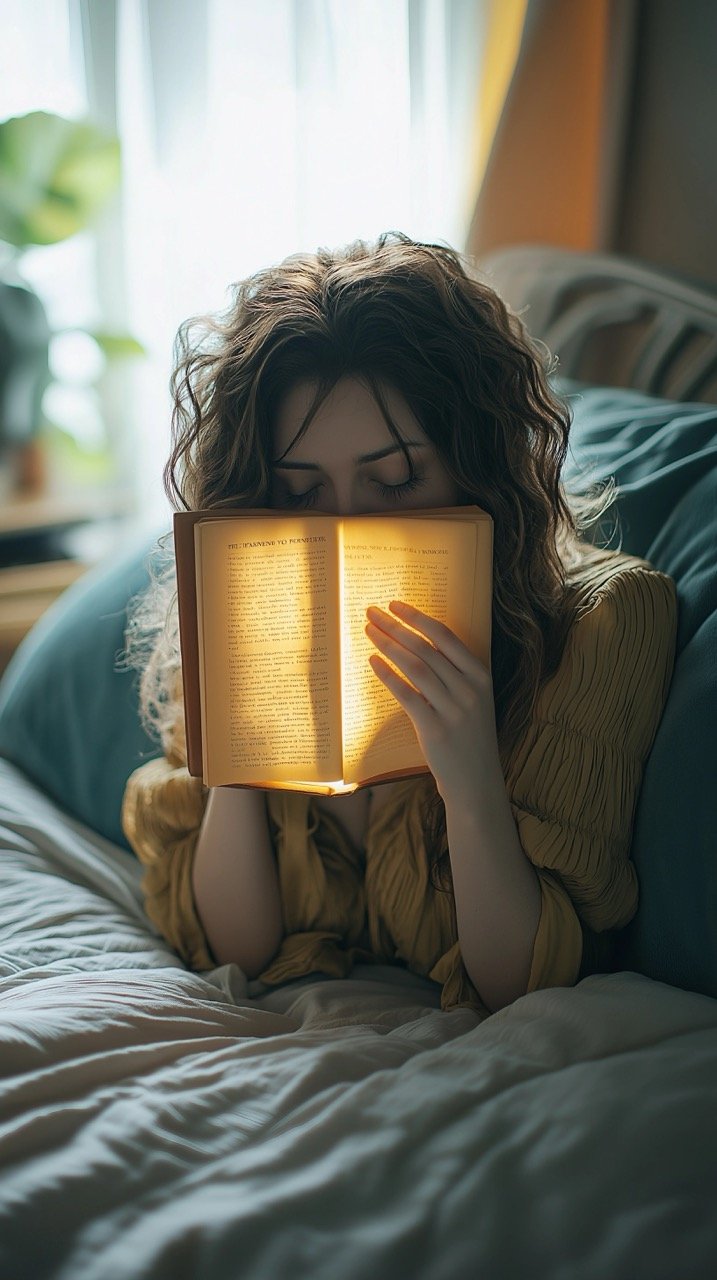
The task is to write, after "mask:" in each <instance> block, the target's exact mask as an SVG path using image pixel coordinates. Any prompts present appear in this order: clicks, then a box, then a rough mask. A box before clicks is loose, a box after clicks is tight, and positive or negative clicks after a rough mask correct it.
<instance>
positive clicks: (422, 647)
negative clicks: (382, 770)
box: [366, 600, 503, 808]
mask: <svg viewBox="0 0 717 1280" xmlns="http://www.w3.org/2000/svg"><path fill="white" fill-rule="evenodd" d="M389 609H390V610H391V612H390V613H386V612H385V611H384V610H383V609H377V608H375V607H374V606H371V608H369V609H367V610H366V615H367V617H368V618H369V624H368V626H367V627H366V634H367V635H368V637H369V638H370V639H371V640H372V641H373V642H374V644H375V645H376V647H377V649H379V650H380V651H381V653H382V654H385V655H386V657H387V658H389V659H390V660H391V662H392V663H394V665H395V666H396V667H397V668H398V670H399V671H400V672H402V674H403V675H404V676H405V677H406V679H405V680H404V679H402V678H401V676H399V675H397V674H396V672H395V671H394V670H393V669H392V667H390V666H389V665H388V663H387V662H385V661H384V659H383V658H382V657H380V656H379V655H378V654H371V656H370V657H369V662H370V663H371V667H372V669H373V670H374V671H375V673H376V675H377V676H378V678H379V679H380V680H381V681H382V682H383V684H385V686H386V688H387V689H389V690H390V691H391V693H392V694H393V695H394V697H395V698H396V700H397V702H399V703H400V705H401V706H402V707H403V709H404V711H405V712H406V714H407V715H408V716H409V717H410V719H411V721H412V722H413V726H414V729H415V731H416V736H417V738H418V741H419V744H420V746H421V750H422V751H423V754H424V756H425V758H426V763H427V765H428V767H429V769H430V770H431V773H432V774H433V776H434V778H435V780H436V786H437V787H438V790H439V792H440V794H441V796H442V797H443V800H444V802H445V803H446V805H448V803H449V801H450V802H451V803H452V804H454V805H460V806H466V807H468V808H470V807H471V805H474V804H475V795H476V789H477V788H479V787H480V786H481V784H482V783H483V782H485V781H488V782H491V783H492V782H495V781H497V780H498V779H500V780H501V781H502V778H503V774H502V769H501V764H500V756H499V752H498V740H497V735H496V727H495V705H494V702H493V683H492V680H491V677H490V672H489V671H488V670H487V668H486V667H485V666H484V665H483V663H482V662H480V661H479V659H478V658H476V657H474V656H473V654H472V653H470V651H469V650H468V649H467V648H466V646H465V645H464V644H463V642H462V641H461V640H459V639H458V637H457V636H456V635H455V634H454V633H453V632H452V631H451V630H450V629H449V628H448V627H446V626H444V624H443V623H442V622H437V621H436V619H435V618H430V617H429V616H428V615H427V614H425V613H421V611H420V610H419V609H414V608H413V607H412V606H411V605H408V604H402V603H401V602H400V601H398V600H392V601H391V603H390V604H389ZM404 622H405V623H406V624H408V625H404ZM416 632H419V633H420V634H418V635H417V634H416ZM409 682H410V683H409ZM496 771H497V772H496Z"/></svg>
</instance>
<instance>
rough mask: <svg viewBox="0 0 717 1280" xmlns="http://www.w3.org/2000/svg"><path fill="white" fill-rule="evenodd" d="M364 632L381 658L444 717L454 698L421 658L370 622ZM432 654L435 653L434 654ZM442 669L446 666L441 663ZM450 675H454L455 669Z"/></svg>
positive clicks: (454, 700)
mask: <svg viewBox="0 0 717 1280" xmlns="http://www.w3.org/2000/svg"><path fill="white" fill-rule="evenodd" d="M365 630H366V635H367V636H368V638H369V640H372V641H373V643H374V644H375V645H376V647H377V648H378V649H380V651H381V653H382V654H385V655H386V657H387V658H390V660H391V662H392V663H393V664H394V666H396V667H398V669H399V671H400V672H401V674H402V675H403V676H405V678H406V679H407V680H410V682H411V684H412V685H413V686H414V687H415V688H416V689H417V690H418V692H419V693H420V694H421V695H422V697H423V698H424V699H425V701H426V702H427V703H428V704H429V705H430V706H431V707H433V708H434V709H435V710H436V711H438V712H439V713H444V714H445V713H446V712H447V711H449V710H450V707H451V705H455V702H456V698H455V697H453V696H452V695H451V692H450V690H449V689H448V688H447V686H446V685H445V684H444V682H443V680H442V679H441V677H440V675H439V674H437V672H436V671H435V670H433V669H432V667H431V666H429V665H428V664H427V663H426V662H424V661H423V659H422V658H421V657H419V656H417V654H416V653H412V652H409V650H408V649H407V648H406V647H405V646H404V645H403V644H402V643H401V642H400V641H398V640H394V639H393V638H392V637H391V636H389V635H387V634H386V633H385V632H383V631H381V630H380V629H379V628H378V627H375V626H374V625H373V623H371V622H369V623H368V624H367V626H366V628H365ZM424 643H425V642H424ZM432 652H433V653H435V650H432ZM444 665H449V664H447V663H445V660H444ZM454 674H455V675H456V676H457V675H458V673H457V672H455V669H454Z"/></svg>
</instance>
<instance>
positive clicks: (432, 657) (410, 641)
mask: <svg viewBox="0 0 717 1280" xmlns="http://www.w3.org/2000/svg"><path fill="white" fill-rule="evenodd" d="M366 613H367V615H368V616H369V617H370V618H371V619H372V621H374V622H375V623H376V625H377V626H378V627H379V628H380V629H381V630H382V631H383V632H385V633H386V634H387V635H390V636H392V637H393V638H394V639H397V640H399V641H400V643H401V644H403V645H405V647H406V648H407V649H408V650H410V652H411V653H415V654H416V655H417V656H418V657H420V658H422V660H423V661H424V662H425V663H426V665H427V666H428V667H430V668H431V670H432V671H435V673H436V675H437V676H438V677H439V679H440V680H441V681H442V682H443V685H444V686H445V688H446V689H447V690H449V692H450V693H451V694H452V696H453V697H454V698H460V697H462V696H463V694H464V693H465V685H466V680H469V681H470V679H471V676H473V678H475V674H476V673H475V671H473V670H471V671H465V670H461V669H460V668H459V667H458V666H457V665H456V664H455V663H454V662H453V661H452V660H451V658H449V657H448V656H447V655H446V654H445V653H444V652H443V651H442V650H441V649H440V648H438V647H437V646H436V645H435V644H433V643H432V642H431V641H430V640H427V639H426V638H425V637H424V636H422V635H419V634H418V633H417V632H416V631H413V630H411V628H410V627H409V626H407V625H405V624H404V623H403V622H400V621H399V620H398V618H393V617H392V616H391V614H390V613H385V612H384V610H383V609H376V608H375V607H374V606H372V607H371V608H369V609H367V610H366ZM449 635H453V633H452V632H449ZM372 638H373V637H372ZM453 638H454V640H456V643H457V644H458V645H461V641H460V640H458V639H457V637H455V636H454V637H453ZM462 647H463V646H462ZM466 657H467V659H470V658H471V657H472V655H471V654H470V653H468V650H466Z"/></svg>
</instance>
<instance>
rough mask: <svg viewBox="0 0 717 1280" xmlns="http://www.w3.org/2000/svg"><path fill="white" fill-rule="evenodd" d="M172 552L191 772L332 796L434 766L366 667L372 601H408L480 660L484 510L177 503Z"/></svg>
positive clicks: (485, 636) (215, 780)
mask: <svg viewBox="0 0 717 1280" xmlns="http://www.w3.org/2000/svg"><path fill="white" fill-rule="evenodd" d="M174 547H175V558H176V565H177V590H178V604H179V627H180V646H181V658H182V677H183V687H184V711H185V724H186V732H187V757H188V760H187V763H188V768H189V772H190V773H191V774H192V775H193V776H195V777H201V778H203V780H204V783H205V785H206V786H208V787H216V786H223V785H226V784H229V783H233V784H235V785H242V786H249V787H261V788H263V789H269V788H273V787H279V788H286V789H290V790H298V791H312V792H317V793H320V794H325V795H336V794H344V793H348V792H351V791H355V790H356V789H357V787H361V786H367V785H369V784H372V783H376V782H384V781H389V780H394V779H396V778H403V777H410V776H411V775H413V774H421V773H427V772H428V766H427V765H426V762H425V759H424V756H423V753H422V751H421V749H420V746H419V744H418V740H417V738H416V734H415V731H414V728H413V724H412V723H411V720H410V718H409V716H408V715H407V714H406V712H405V711H404V710H403V708H402V707H401V706H400V705H399V703H398V702H397V701H396V699H395V697H394V696H393V694H392V693H390V692H389V690H388V689H387V688H386V686H385V685H384V684H383V683H382V681H381V680H379V678H378V676H377V675H376V674H375V672H374V671H373V670H372V667H371V664H370V663H369V662H368V655H369V654H370V653H377V652H378V650H377V649H376V647H375V645H374V644H373V643H372V642H371V641H370V640H369V638H368V636H367V635H366V634H365V631H364V627H365V625H366V622H367V618H366V609H367V607H368V606H369V605H378V607H379V608H382V609H385V610H388V605H389V602H390V601H391V600H403V601H405V602H406V603H407V604H412V605H413V606H414V607H415V608H417V609H420V610H421V611H422V612H423V613H426V614H429V615H430V616H431V617H433V618H437V619H438V620H439V621H441V622H444V623H445V624H446V625H447V626H448V627H450V629H451V630H452V631H454V632H455V634H456V635H457V636H458V637H459V638H460V639H461V640H462V641H463V643H464V644H465V645H466V647H467V648H468V649H470V651H471V652H472V653H474V654H475V655H476V657H478V658H480V660H481V661H482V662H483V663H484V664H485V665H486V667H490V639H491V604H492V560H493V522H492V520H491V518H490V516H489V515H488V514H487V513H486V512H484V511H481V510H480V508H479V507H451V508H447V509H442V510H437V511H410V512H406V514H405V515H404V514H401V515H385V514H380V515H361V516H348V517H339V516H331V515H326V514H315V515H309V514H307V515H292V514H287V513H286V512H283V511H263V510H260V511H246V510H244V511H241V510H233V511H229V510H221V509H219V510H216V509H213V510H208V511H186V512H178V513H176V514H175V516H174Z"/></svg>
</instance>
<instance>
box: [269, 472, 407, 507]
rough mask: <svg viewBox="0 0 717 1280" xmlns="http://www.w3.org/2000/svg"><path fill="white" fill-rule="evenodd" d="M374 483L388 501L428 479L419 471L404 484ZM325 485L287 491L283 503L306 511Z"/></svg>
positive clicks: (395, 499)
mask: <svg viewBox="0 0 717 1280" xmlns="http://www.w3.org/2000/svg"><path fill="white" fill-rule="evenodd" d="M374 483H375V485H376V488H377V489H378V492H379V493H380V495H381V497H382V498H385V499H386V500H387V501H388V502H400V501H401V498H403V497H405V496H406V495H407V494H409V493H413V492H414V491H415V490H416V489H420V488H421V486H422V485H424V484H425V483H426V480H425V476H424V475H422V474H421V473H420V472H418V471H417V472H415V474H414V475H412V476H411V477H409V479H408V480H404V481H403V483H402V484H382V483H381V481H380V480H376V481H374ZM323 487H324V486H323V485H322V484H315V485H313V486H312V488H311V489H306V490H305V491H304V492H303V493H286V494H284V497H283V504H284V506H286V507H293V508H298V509H299V510H302V511H306V510H308V509H309V508H310V507H314V506H316V503H317V501H318V497H319V494H320V492H321V490H322V489H323Z"/></svg>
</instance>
